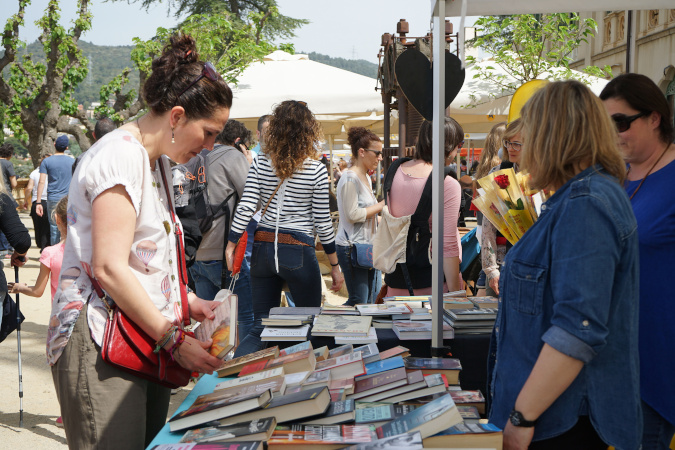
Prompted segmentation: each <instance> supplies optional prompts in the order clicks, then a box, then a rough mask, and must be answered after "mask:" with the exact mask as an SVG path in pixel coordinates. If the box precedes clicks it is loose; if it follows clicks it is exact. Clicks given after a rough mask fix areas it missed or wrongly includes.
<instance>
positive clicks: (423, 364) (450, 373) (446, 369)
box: [403, 356, 462, 384]
mask: <svg viewBox="0 0 675 450" xmlns="http://www.w3.org/2000/svg"><path fill="white" fill-rule="evenodd" d="M403 361H404V363H405V368H406V369H408V370H421V371H422V373H423V374H424V375H430V374H433V373H441V374H443V375H445V377H446V378H447V380H448V383H449V384H459V372H460V371H461V370H462V364H461V363H460V362H459V359H457V358H415V357H412V356H408V357H406V358H404V359H403Z"/></svg>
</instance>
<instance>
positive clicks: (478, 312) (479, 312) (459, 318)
mask: <svg viewBox="0 0 675 450" xmlns="http://www.w3.org/2000/svg"><path fill="white" fill-rule="evenodd" d="M445 313H446V314H447V315H448V316H449V317H450V318H451V319H453V320H454V321H455V323H457V322H463V321H473V320H494V319H496V318H497V310H496V309H495V308H473V309H446V310H445Z"/></svg>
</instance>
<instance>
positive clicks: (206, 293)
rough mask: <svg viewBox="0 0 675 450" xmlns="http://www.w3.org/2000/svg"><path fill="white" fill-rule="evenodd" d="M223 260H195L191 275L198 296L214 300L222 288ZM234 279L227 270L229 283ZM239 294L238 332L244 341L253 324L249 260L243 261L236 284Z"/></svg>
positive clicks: (236, 290)
mask: <svg viewBox="0 0 675 450" xmlns="http://www.w3.org/2000/svg"><path fill="white" fill-rule="evenodd" d="M222 267H223V265H222V261H195V263H194V264H193V265H192V266H191V267H190V275H192V279H193V280H194V282H195V290H196V294H197V297H199V298H203V299H204V300H213V299H214V298H216V294H218V291H219V290H220V280H221V271H222ZM231 281H232V272H230V271H229V270H228V271H227V285H228V286H229V284H230V282H231ZM234 293H235V294H237V308H238V312H237V333H238V334H239V341H242V340H243V339H244V338H245V337H246V335H247V334H248V332H249V330H250V329H251V327H252V326H253V300H252V297H251V274H250V268H249V265H248V261H247V260H246V259H245V258H244V260H243V261H242V263H241V271H240V272H239V278H237V282H236V284H235V285H234Z"/></svg>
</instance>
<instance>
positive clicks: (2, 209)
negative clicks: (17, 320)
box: [0, 194, 30, 301]
mask: <svg viewBox="0 0 675 450" xmlns="http://www.w3.org/2000/svg"><path fill="white" fill-rule="evenodd" d="M0 230H2V232H3V233H5V236H6V237H7V240H8V241H9V244H10V245H11V246H12V247H14V250H16V251H17V252H19V253H26V252H27V251H28V249H29V248H30V234H28V230H27V229H26V227H25V225H24V224H23V222H21V219H19V213H17V212H16V205H15V204H14V199H12V198H11V197H10V196H9V195H7V194H0ZM6 293H7V280H6V279H5V272H4V271H3V270H0V301H1V300H4V298H5V294H6Z"/></svg>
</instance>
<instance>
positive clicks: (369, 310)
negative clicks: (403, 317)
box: [356, 303, 413, 316]
mask: <svg viewBox="0 0 675 450" xmlns="http://www.w3.org/2000/svg"><path fill="white" fill-rule="evenodd" d="M356 309H358V311H359V313H360V314H361V315H362V316H391V315H392V314H412V312H413V310H412V308H411V307H410V306H408V305H407V304H405V303H403V304H388V305H387V304H384V303H382V304H362V305H356Z"/></svg>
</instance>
